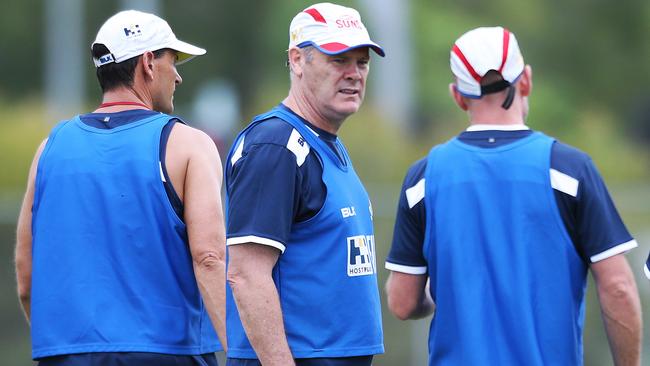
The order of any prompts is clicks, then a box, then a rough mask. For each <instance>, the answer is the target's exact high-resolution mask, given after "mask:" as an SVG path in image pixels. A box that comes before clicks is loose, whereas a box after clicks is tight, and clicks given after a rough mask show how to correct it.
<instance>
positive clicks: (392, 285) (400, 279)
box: [386, 271, 435, 320]
mask: <svg viewBox="0 0 650 366" xmlns="http://www.w3.org/2000/svg"><path fill="white" fill-rule="evenodd" d="M386 294H387V295H388V309H389V310H390V311H391V313H393V315H395V316H396V317H397V318H398V319H401V320H406V319H419V318H424V317H426V316H428V315H431V314H432V313H433V311H434V310H435V304H434V303H433V300H431V296H430V295H429V289H428V286H427V275H424V274H422V275H413V274H408V273H402V272H394V271H392V272H391V273H390V275H388V280H387V281H386Z"/></svg>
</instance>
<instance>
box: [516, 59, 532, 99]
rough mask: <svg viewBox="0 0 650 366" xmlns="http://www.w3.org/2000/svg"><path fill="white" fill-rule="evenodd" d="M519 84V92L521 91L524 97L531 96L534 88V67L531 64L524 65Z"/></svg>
mask: <svg viewBox="0 0 650 366" xmlns="http://www.w3.org/2000/svg"><path fill="white" fill-rule="evenodd" d="M518 84H519V86H518V89H519V93H521V95H522V96H523V97H527V96H529V95H530V93H531V92H532V90H533V69H532V68H531V67H530V65H526V66H524V72H523V73H522V75H521V79H519V83H518Z"/></svg>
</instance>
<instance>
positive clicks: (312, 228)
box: [226, 3, 384, 366]
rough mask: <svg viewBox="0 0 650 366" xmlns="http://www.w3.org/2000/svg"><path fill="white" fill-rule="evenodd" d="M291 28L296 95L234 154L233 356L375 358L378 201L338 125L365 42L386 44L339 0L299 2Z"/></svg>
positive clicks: (230, 196) (230, 175) (359, 86)
mask: <svg viewBox="0 0 650 366" xmlns="http://www.w3.org/2000/svg"><path fill="white" fill-rule="evenodd" d="M289 36H290V39H289V49H288V67H289V72H290V77H291V88H290V90H289V95H288V96H287V98H286V99H285V100H284V101H283V102H282V103H281V104H279V105H278V106H276V107H275V108H273V109H272V110H271V111H269V112H267V113H264V114H262V115H260V116H258V117H256V118H255V119H254V120H253V122H252V123H251V124H250V125H249V126H248V127H247V128H246V129H244V130H243V131H242V133H241V134H240V135H239V136H238V137H237V138H236V140H235V142H234V144H233V147H232V149H231V151H230V154H229V156H228V159H226V162H227V163H226V164H227V165H226V195H227V205H226V206H227V207H226V210H227V230H226V237H227V251H228V276H227V277H228V282H229V285H230V286H229V287H228V289H227V298H226V301H227V302H226V312H227V323H228V329H227V333H228V344H229V350H228V363H227V364H228V365H239V366H242V365H260V364H263V365H264V366H269V365H282V366H287V365H294V364H296V365H319V366H325V365H332V366H334V365H336V366H344V365H346V366H347V365H349V366H352V365H370V364H371V362H372V357H373V356H372V355H374V354H378V353H382V352H383V350H384V347H383V337H382V327H381V311H380V308H381V306H380V301H379V293H378V288H377V271H376V267H375V250H374V248H375V244H374V235H373V226H372V208H371V205H370V201H369V198H368V195H367V193H366V191H365V189H364V187H363V185H362V184H361V182H360V180H359V178H358V177H357V175H356V173H355V171H354V168H353V167H352V162H351V161H350V158H349V156H348V154H347V152H346V150H345V147H344V146H343V144H342V143H341V141H340V140H339V138H338V137H337V136H336V133H337V132H338V130H339V128H340V127H341V125H342V123H343V121H344V120H345V119H346V118H347V117H348V116H350V115H351V114H353V113H355V112H356V111H357V110H358V109H359V107H360V106H361V103H362V101H363V97H364V92H365V87H366V77H367V75H368V69H369V61H370V53H369V50H370V49H372V50H373V51H374V52H376V53H377V54H379V55H380V56H383V55H384V52H383V50H382V49H381V48H380V47H379V46H378V45H377V44H376V43H374V42H373V41H371V40H370V37H369V36H368V31H367V30H366V28H365V27H364V25H363V23H362V22H361V18H360V17H359V13H358V12H357V11H356V10H354V9H351V8H347V7H343V6H339V5H335V4H329V3H320V4H315V5H313V6H310V7H308V8H307V9H305V10H303V11H301V12H300V13H298V15H296V16H295V17H294V18H293V21H292V22H291V26H290V29H289ZM294 359H295V360H294Z"/></svg>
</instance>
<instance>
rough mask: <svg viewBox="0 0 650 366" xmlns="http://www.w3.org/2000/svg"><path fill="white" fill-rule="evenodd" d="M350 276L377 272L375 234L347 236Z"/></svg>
mask: <svg viewBox="0 0 650 366" xmlns="http://www.w3.org/2000/svg"><path fill="white" fill-rule="evenodd" d="M347 242H348V276H350V277H356V276H367V275H372V274H374V273H375V236H374V235H357V236H351V237H348V238H347Z"/></svg>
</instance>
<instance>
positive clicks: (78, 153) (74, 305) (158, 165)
mask: <svg viewBox="0 0 650 366" xmlns="http://www.w3.org/2000/svg"><path fill="white" fill-rule="evenodd" d="M91 48H92V50H91V51H92V56H93V60H94V63H95V66H96V67H97V78H98V80H99V84H100V86H101V88H102V91H103V100H102V103H101V104H100V105H99V107H97V109H96V110H95V111H94V112H92V113H86V114H81V115H79V116H76V117H73V118H72V119H70V120H67V121H63V122H61V123H59V124H58V125H57V126H56V127H55V128H54V129H53V130H52V132H51V133H50V136H49V137H48V138H47V139H46V140H45V141H44V142H43V143H42V144H41V146H40V147H39V149H38V151H37V153H36V157H35V158H34V161H33V163H32V167H31V170H30V174H29V181H28V186H27V193H26V194H25V199H24V201H23V206H22V209H21V212H20V217H19V221H18V239H17V247H16V271H17V279H18V292H19V296H20V300H21V303H22V306H23V309H24V311H25V314H26V316H27V319H28V321H31V331H32V356H33V358H34V359H36V360H39V364H40V365H67V366H70V365H84V366H87V365H102V366H107V365H125V364H128V365H157V366H160V365H216V364H217V361H216V358H215V355H214V352H216V351H219V350H221V349H222V346H221V345H220V342H219V340H218V339H217V335H216V334H215V328H216V329H217V330H218V333H219V335H221V336H222V337H223V336H225V326H224V320H225V319H224V318H225V289H224V287H225V261H224V260H223V258H224V252H225V230H224V225H223V214H222V207H221V201H220V194H219V192H220V185H221V164H220V159H219V153H218V152H217V149H216V147H215V146H214V143H213V142H212V140H211V139H210V138H209V137H208V136H207V135H206V134H204V133H202V132H201V131H198V130H196V129H193V128H191V127H189V126H187V125H185V124H184V123H183V122H182V121H181V120H180V119H178V118H177V117H173V116H170V115H168V114H167V113H171V112H172V111H173V110H174V105H173V95H174V91H175V89H176V87H177V86H178V85H180V84H181V82H182V79H181V77H180V75H179V74H178V72H177V71H176V65H178V64H179V63H181V62H184V61H187V60H189V59H191V58H192V57H194V56H197V55H202V54H204V53H205V50H204V49H201V48H198V47H195V46H192V45H190V44H188V43H185V42H182V41H179V40H178V39H176V37H175V35H174V33H173V32H172V30H171V28H170V27H169V25H168V24H167V22H166V21H164V20H163V19H161V18H159V17H157V16H155V15H153V14H147V13H142V12H138V11H123V12H120V13H117V14H116V15H114V16H113V17H111V18H109V19H108V20H107V21H106V22H105V23H104V25H102V27H101V28H100V29H99V32H98V34H97V38H96V40H95V41H94V42H93V44H92V47H91ZM211 319H212V322H211ZM213 324H214V327H213ZM222 339H225V337H223V338H222ZM224 345H225V342H224Z"/></svg>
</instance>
